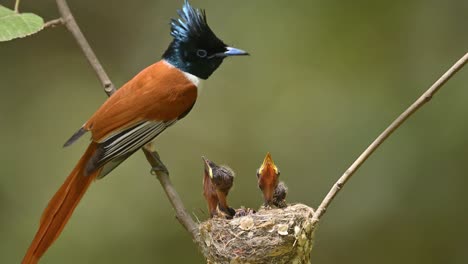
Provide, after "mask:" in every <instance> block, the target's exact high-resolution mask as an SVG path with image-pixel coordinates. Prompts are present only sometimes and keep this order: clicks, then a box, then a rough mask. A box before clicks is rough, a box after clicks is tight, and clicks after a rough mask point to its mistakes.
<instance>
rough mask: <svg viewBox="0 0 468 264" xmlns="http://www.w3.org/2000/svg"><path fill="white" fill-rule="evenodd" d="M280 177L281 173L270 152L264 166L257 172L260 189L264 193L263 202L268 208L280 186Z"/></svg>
mask: <svg viewBox="0 0 468 264" xmlns="http://www.w3.org/2000/svg"><path fill="white" fill-rule="evenodd" d="M279 175H280V171H279V169H278V168H277V167H276V165H275V163H274V162H273V159H272V158H271V155H270V153H269V152H268V153H267V154H266V157H265V159H264V160H263V163H262V165H261V166H260V168H259V169H258V170H257V178H258V187H259V188H260V189H261V190H262V192H263V201H264V205H265V206H266V207H267V206H270V205H271V204H272V202H273V193H274V191H275V189H276V187H277V186H278V177H279Z"/></svg>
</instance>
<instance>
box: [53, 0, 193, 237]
mask: <svg viewBox="0 0 468 264" xmlns="http://www.w3.org/2000/svg"><path fill="white" fill-rule="evenodd" d="M56 1H57V6H58V9H59V11H60V14H61V16H62V21H63V23H64V24H65V26H66V27H67V29H68V30H69V31H70V33H71V34H72V35H73V37H74V38H75V40H76V42H77V43H78V45H79V46H80V48H81V50H82V51H83V53H84V55H85V57H86V58H87V59H88V62H89V63H90V64H91V66H92V67H93V69H94V71H95V72H96V74H97V75H98V77H99V80H100V81H101V84H102V86H103V87H104V91H105V92H106V94H107V95H108V96H111V95H112V94H113V93H114V92H115V87H114V85H113V84H112V82H111V80H110V79H109V77H108V76H107V74H106V72H105V71H104V68H103V67H102V65H101V64H100V63H99V60H98V59H97V57H96V55H95V54H94V52H93V50H92V49H91V47H90V46H89V44H88V41H86V38H85V37H84V35H83V33H82V32H81V30H80V28H79V27H78V24H77V23H76V21H75V19H74V18H73V15H72V13H71V11H70V8H69V7H68V5H67V1H66V0H56ZM142 150H143V152H144V153H145V156H146V157H147V159H148V161H149V163H150V164H151V165H152V166H155V164H156V163H157V161H156V160H154V158H153V156H152V155H151V145H150V144H148V145H147V146H145V147H143V148H142ZM156 176H157V178H158V180H159V181H160V183H161V185H162V187H163V189H164V191H165V192H166V195H167V197H168V199H169V201H170V202H171V204H172V206H173V207H174V209H175V211H176V216H177V219H178V220H179V222H180V223H181V224H182V225H183V226H184V228H185V229H186V230H187V231H188V232H189V233H190V234H191V236H192V238H193V239H194V240H195V241H197V240H196V238H197V236H198V232H197V229H198V228H197V224H196V223H195V222H194V221H193V219H192V218H191V217H190V215H189V214H188V213H187V210H186V209H185V207H184V204H183V203H182V200H181V199H180V197H179V195H178V193H177V191H176V190H175V188H174V186H173V185H172V183H171V180H170V179H169V175H167V174H166V173H163V172H159V171H158V172H156Z"/></svg>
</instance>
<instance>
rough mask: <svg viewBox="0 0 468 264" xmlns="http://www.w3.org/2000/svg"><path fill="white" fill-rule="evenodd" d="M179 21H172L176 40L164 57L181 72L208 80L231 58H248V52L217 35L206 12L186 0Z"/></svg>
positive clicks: (172, 33) (179, 11)
mask: <svg viewBox="0 0 468 264" xmlns="http://www.w3.org/2000/svg"><path fill="white" fill-rule="evenodd" d="M177 13H178V14H179V16H180V18H179V19H177V20H176V19H172V21H171V35H172V36H173V37H174V39H173V40H172V42H171V44H170V45H169V47H168V48H167V50H166V51H165V52H164V54H163V59H165V60H166V61H167V62H169V63H170V64H172V65H173V66H175V67H177V68H178V69H180V70H182V71H184V72H188V73H190V74H193V75H195V76H197V77H199V78H201V79H207V78H208V77H210V75H211V74H212V73H213V72H214V71H215V70H216V69H217V68H218V67H219V65H221V63H222V62H223V59H224V58H226V57H228V56H236V55H248V53H247V52H245V51H243V50H239V49H235V48H231V47H228V46H227V45H226V44H224V42H223V41H222V40H220V39H219V38H218V37H216V35H215V34H214V33H213V31H212V30H211V28H210V27H209V26H208V23H207V21H206V14H205V11H204V10H200V9H195V8H193V7H192V6H191V5H190V3H189V2H188V1H187V0H185V2H184V5H183V7H182V10H178V11H177Z"/></svg>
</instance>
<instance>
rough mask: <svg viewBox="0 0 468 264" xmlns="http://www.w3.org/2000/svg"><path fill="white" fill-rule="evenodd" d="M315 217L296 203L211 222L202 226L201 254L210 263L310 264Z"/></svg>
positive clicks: (307, 209) (312, 212)
mask: <svg viewBox="0 0 468 264" xmlns="http://www.w3.org/2000/svg"><path fill="white" fill-rule="evenodd" d="M313 214H314V211H313V209H312V208H310V207H308V206H306V205H304V204H295V205H291V206H288V207H286V208H283V209H261V210H260V211H259V212H257V213H252V214H248V215H246V216H241V217H237V218H234V219H232V220H228V219H224V218H213V219H209V220H207V221H205V222H203V223H201V224H200V226H199V230H200V239H201V241H202V243H201V244H202V245H201V246H202V252H203V254H204V255H205V257H206V259H207V263H209V264H215V263H216V264H224V263H230V264H234V263H236V264H241V263H256V264H262V263H265V264H266V263H268V264H270V263H278V264H280V263H298V264H299V263H310V252H311V251H312V246H313V236H314V230H312V222H311V219H312V216H313Z"/></svg>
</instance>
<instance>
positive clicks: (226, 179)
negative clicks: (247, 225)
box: [202, 157, 236, 218]
mask: <svg viewBox="0 0 468 264" xmlns="http://www.w3.org/2000/svg"><path fill="white" fill-rule="evenodd" d="M202 159H203V161H204V162H205V172H207V173H208V176H209V178H210V180H211V184H212V186H211V185H209V186H208V187H207V185H206V184H205V185H204V191H205V192H204V193H205V198H206V199H207V202H208V207H209V208H210V210H211V209H212V207H211V206H210V203H211V202H212V201H214V199H213V198H211V196H212V193H211V190H210V188H212V187H214V189H215V191H216V195H217V199H218V208H219V210H220V211H221V212H223V213H224V214H226V215H227V217H228V218H232V217H233V216H234V215H235V214H236V211H235V210H234V209H232V208H231V207H229V206H228V204H227V195H228V194H229V190H230V189H231V188H232V185H233V184H234V171H233V170H232V169H231V168H229V167H227V166H225V165H221V166H218V165H216V164H215V163H214V162H212V161H211V160H208V159H207V158H205V157H202ZM205 182H206V180H204V183H205ZM207 189H208V190H207ZM207 196H209V197H210V200H208V198H207ZM211 212H212V211H211ZM212 216H213V214H212Z"/></svg>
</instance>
